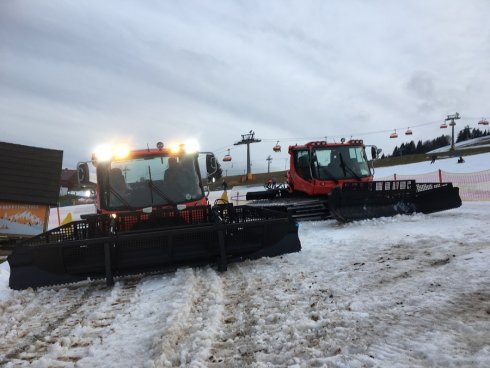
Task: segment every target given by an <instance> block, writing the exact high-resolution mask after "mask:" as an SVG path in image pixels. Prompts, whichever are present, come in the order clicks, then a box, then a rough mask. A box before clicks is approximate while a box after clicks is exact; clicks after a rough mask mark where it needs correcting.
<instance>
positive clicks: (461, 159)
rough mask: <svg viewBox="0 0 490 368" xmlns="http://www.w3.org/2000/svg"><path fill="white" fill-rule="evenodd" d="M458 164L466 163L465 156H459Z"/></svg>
mask: <svg viewBox="0 0 490 368" xmlns="http://www.w3.org/2000/svg"><path fill="white" fill-rule="evenodd" d="M458 164H464V158H463V156H459V158H458Z"/></svg>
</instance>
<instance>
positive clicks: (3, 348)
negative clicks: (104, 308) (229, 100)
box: [0, 285, 94, 364]
mask: <svg viewBox="0 0 490 368" xmlns="http://www.w3.org/2000/svg"><path fill="white" fill-rule="evenodd" d="M80 288H81V289H82V290H83V291H80ZM93 291H94V288H93V287H91V286H87V285H85V286H82V285H79V286H78V287H77V286H70V287H63V288H61V289H59V290H57V289H39V290H24V291H20V292H18V294H17V295H16V296H15V297H14V298H12V299H10V300H8V301H7V302H6V303H2V305H1V306H0V309H1V311H2V317H1V320H2V323H1V325H2V326H3V331H0V332H1V334H2V335H3V338H2V339H1V340H0V364H7V363H8V362H9V361H11V360H12V359H15V358H17V357H19V355H20V354H22V353H23V352H24V351H25V350H27V349H28V348H29V347H30V346H32V345H33V344H34V343H35V342H36V341H39V340H42V338H43V336H44V335H46V334H49V333H50V332H51V331H52V330H54V329H55V328H56V327H57V326H58V325H59V324H60V323H63V321H64V320H65V319H67V318H68V317H69V316H70V315H71V314H72V313H73V312H75V311H76V310H77V309H78V308H79V307H80V306H81V305H82V304H83V303H84V301H85V299H86V298H87V297H88V296H89V295H90V294H91V293H92V292H93ZM13 347H14V348H13Z"/></svg>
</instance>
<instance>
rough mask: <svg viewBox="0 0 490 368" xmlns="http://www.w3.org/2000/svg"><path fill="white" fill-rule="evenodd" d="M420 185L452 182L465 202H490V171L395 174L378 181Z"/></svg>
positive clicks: (438, 171)
mask: <svg viewBox="0 0 490 368" xmlns="http://www.w3.org/2000/svg"><path fill="white" fill-rule="evenodd" d="M409 179H414V180H416V181H417V182H418V183H438V182H450V183H453V185H454V186H455V187H458V188H459V195H460V196H461V199H462V200H463V201H490V170H485V171H479V172H475V173H449V172H446V171H442V170H437V171H433V172H430V173H426V174H418V175H397V174H393V175H390V176H385V177H383V178H376V180H409Z"/></svg>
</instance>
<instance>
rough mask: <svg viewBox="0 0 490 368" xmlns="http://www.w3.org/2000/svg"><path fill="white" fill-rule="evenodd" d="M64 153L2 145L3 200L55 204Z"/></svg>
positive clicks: (0, 189)
mask: <svg viewBox="0 0 490 368" xmlns="http://www.w3.org/2000/svg"><path fill="white" fill-rule="evenodd" d="M62 161H63V151H59V150H54V149H46V148H39V147H31V146H24V145H20V144H13V143H6V142H0V201H12V202H21V203H32V204H46V205H56V204H57V203H58V197H59V192H60V179H61V165H62Z"/></svg>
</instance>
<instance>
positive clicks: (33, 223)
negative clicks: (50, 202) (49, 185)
mask: <svg viewBox="0 0 490 368" xmlns="http://www.w3.org/2000/svg"><path fill="white" fill-rule="evenodd" d="M48 218H49V206H47V205H40V204H22V203H15V202H2V201H0V234H1V235H9V236H10V235H11V236H26V235H27V236H34V235H38V234H40V233H42V232H44V231H46V227H47V226H48Z"/></svg>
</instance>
